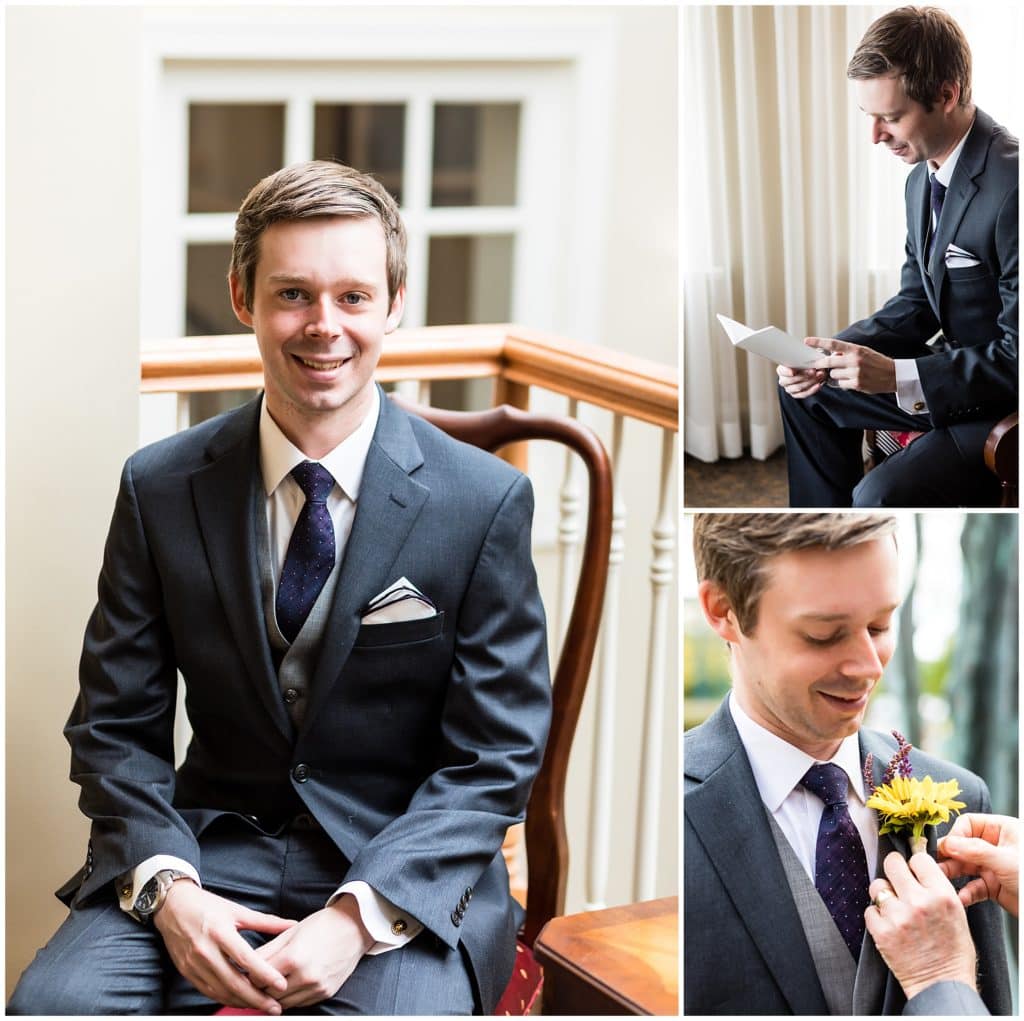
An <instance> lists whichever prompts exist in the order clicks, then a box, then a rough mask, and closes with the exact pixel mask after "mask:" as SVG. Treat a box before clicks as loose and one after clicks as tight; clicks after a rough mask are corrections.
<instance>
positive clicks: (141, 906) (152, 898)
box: [135, 877, 160, 914]
mask: <svg viewBox="0 0 1024 1021" xmlns="http://www.w3.org/2000/svg"><path fill="white" fill-rule="evenodd" d="M159 893H160V884H159V882H158V881H157V879H156V877H154V878H153V879H151V880H150V881H149V882H148V883H146V885H145V886H144V887H143V888H142V890H141V891H140V892H139V896H138V897H137V898H136V901H135V910H136V911H138V912H139V913H140V914H146V913H148V912H150V911H152V910H153V907H154V906H155V905H156V902H157V897H158V896H159Z"/></svg>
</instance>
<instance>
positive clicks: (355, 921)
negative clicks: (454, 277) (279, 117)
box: [8, 161, 550, 1015]
mask: <svg viewBox="0 0 1024 1021" xmlns="http://www.w3.org/2000/svg"><path fill="white" fill-rule="evenodd" d="M229 286H230V291H231V300H232V304H233V306H234V309H235V313H236V315H237V316H238V318H239V320H240V321H241V322H242V323H244V324H245V325H247V326H251V327H252V328H253V330H254V331H255V334H256V341H257V343H258V345H259V350H260V354H261V356H262V360H263V370H264V378H265V391H264V393H263V394H262V395H261V396H260V397H259V398H257V399H256V400H255V401H254V402H252V403H250V404H248V405H246V406H245V407H242V408H240V409H238V410H237V411H233V412H230V413H228V414H226V415H223V416H221V417H219V418H216V419H213V420H212V421H209V422H204V423H202V424H200V425H198V426H196V427H194V428H192V429H189V430H187V431H185V432H183V433H181V434H179V435H177V436H173V437H171V438H170V439H167V440H164V441H162V442H160V443H157V444H155V445H153V446H150V447H147V448H145V449H143V450H141V451H139V452H138V453H136V454H135V455H134V456H133V457H132V458H130V459H129V461H128V463H127V464H126V466H125V469H124V473H123V476H122V480H121V491H120V494H119V496H118V499H117V504H116V507H115V510H114V519H113V522H112V524H111V528H110V534H109V538H108V541H107V547H106V552H105V557H104V563H103V570H102V573H101V575H100V585H99V602H98V604H97V606H96V609H95V611H94V613H93V615H92V618H91V619H90V621H89V625H88V628H87V631H86V636H85V643H84V649H83V654H82V661H81V671H80V694H79V697H78V700H77V702H76V704H75V707H74V709H73V711H72V713H71V717H70V719H69V721H68V724H67V727H66V729H65V736H66V737H67V739H68V741H69V742H70V744H71V748H72V767H71V777H72V779H73V780H74V781H75V782H76V783H78V784H79V785H80V787H81V797H80V805H81V808H82V811H83V812H84V813H85V814H86V815H87V816H88V817H89V818H90V819H91V821H92V822H91V832H90V839H89V845H88V851H87V854H86V859H85V865H84V867H83V868H82V869H81V871H80V872H79V873H78V874H77V875H76V876H75V877H73V878H72V879H71V880H70V881H69V882H68V883H67V884H66V885H65V886H64V887H63V889H62V890H61V891H59V893H58V896H60V897H61V898H62V899H63V900H64V901H65V903H67V904H68V905H69V906H70V909H71V910H70V914H69V915H68V917H67V919H66V921H65V922H64V923H63V925H62V926H61V927H60V929H59V930H58V932H57V934H56V935H55V936H54V938H53V939H52V940H51V941H50V943H49V944H47V946H46V947H44V948H43V949H42V950H41V951H40V952H39V954H38V955H37V957H36V959H35V961H34V962H33V963H32V964H31V965H30V966H29V968H28V969H27V970H26V972H25V974H24V975H23V976H22V978H21V980H20V982H19V984H18V986H17V988H16V990H15V992H14V995H13V997H12V999H11V1002H10V1004H9V1006H8V1012H9V1013H13V1014H32V1015H64V1014H121V1013H130V1014H161V1013H170V1014H180V1013H212V1012H213V1011H214V1010H215V1008H216V1005H217V1004H228V1005H232V1006H235V1007H249V1008H254V1009H256V1010H257V1011H261V1012H264V1013H269V1014H280V1013H282V1012H283V1011H288V1010H291V1011H295V1012H300V1013H311V1012H314V1013H321V1014H368V1015H409V1014H427V1015H437V1014H471V1013H474V1012H476V1013H481V1012H482V1013H490V1012H492V1011H493V1009H494V1006H495V1003H496V1001H497V1000H498V997H499V996H500V994H501V992H502V991H503V989H504V986H505V984H506V983H507V981H508V979H509V976H510V975H511V972H512V965H513V959H514V956H515V935H516V930H517V928H518V923H519V920H520V915H521V911H520V909H519V908H518V906H517V905H515V903H514V902H513V901H512V898H511V896H510V893H509V886H508V874H507V871H506V869H505V863H504V859H503V857H502V854H501V844H502V839H503V837H504V834H505V831H506V829H507V828H508V827H509V826H510V825H512V824H513V823H515V822H517V821H519V820H520V819H521V818H522V814H523V811H524V808H525V806H526V801H527V798H528V795H529V792H530V787H531V785H532V783H533V779H534V776H535V775H536V772H537V769H538V768H539V766H540V762H541V757H542V754H543V749H544V742H545V737H546V733H547V728H548V722H549V716H550V682H549V677H548V664H547V649H546V630H545V623H544V612H543V609H542V607H541V603H540V598H539V595H538V591H537V584H536V575H535V572H534V568H533V563H532V560H531V552H530V523H531V517H532V511H533V499H532V494H531V490H530V484H529V481H528V480H527V479H526V478H525V476H523V475H521V474H520V473H518V472H516V471H514V470H513V469H512V468H510V467H509V466H508V465H507V464H505V463H504V462H503V461H500V460H498V459H497V458H495V457H492V456H491V455H490V454H485V453H483V452H481V451H479V450H476V449H475V448H471V447H467V446H465V445H463V444H460V443H456V442H455V441H454V440H452V439H450V438H449V437H448V436H447V435H445V434H444V433H442V432H440V431H438V430H436V429H434V428H433V427H431V426H429V425H428V424H427V423H425V422H424V421H423V420H422V419H419V418H416V417H413V416H410V415H407V414H405V413H404V412H403V411H401V410H399V409H398V408H397V407H396V406H394V405H393V404H392V403H391V402H390V401H389V400H388V399H387V398H386V397H385V396H384V394H383V393H382V392H381V390H380V389H379V387H377V385H376V384H375V383H374V379H373V376H374V370H375V369H376V367H377V363H378V361H379V359H380V355H381V349H382V346H383V344H384V342H385V337H386V336H387V334H389V333H390V332H391V331H392V330H394V329H395V327H396V326H397V325H398V322H399V320H400V319H401V316H402V308H403V302H404V298H405V231H404V228H403V226H402V222H401V219H400V217H399V213H398V208H397V206H396V204H395V202H394V200H393V199H392V198H391V196H390V195H388V193H387V192H386V191H385V190H384V188H382V187H381V185H380V184H378V183H377V182H376V181H374V180H373V179H372V178H370V177H368V176H366V175H363V174H360V173H357V172H356V171H354V170H352V169H350V168H348V167H345V166H342V165H341V164H337V163H332V162H325V161H314V162H310V163H302V164H297V165H295V166H291V167H287V168H285V169H284V170H281V171H279V172H278V173H276V174H274V175H272V176H270V177H268V178H266V179H264V180H263V181H261V182H260V183H259V184H257V185H256V187H255V188H253V190H252V191H251V192H250V194H249V196H248V197H247V198H246V200H245V202H244V203H243V205H242V208H241V210H240V211H239V214H238V219H237V221H236V228H235V242H234V248H233V252H232V258H231V268H230V276H229ZM179 673H180V675H181V677H182V678H183V680H184V685H185V705H186V708H187V712H188V717H189V722H190V724H191V727H192V732H193V739H192V741H191V743H190V745H189V748H188V751H187V753H186V755H185V759H184V762H183V763H182V764H181V766H180V767H179V768H178V769H177V770H175V765H174V747H173V726H174V711H175V701H176V692H177V685H178V675H179ZM243 933H244V935H243Z"/></svg>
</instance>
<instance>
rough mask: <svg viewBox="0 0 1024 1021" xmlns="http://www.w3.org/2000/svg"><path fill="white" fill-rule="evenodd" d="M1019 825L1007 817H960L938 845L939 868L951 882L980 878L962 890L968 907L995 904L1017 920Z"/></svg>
mask: <svg viewBox="0 0 1024 1021" xmlns="http://www.w3.org/2000/svg"><path fill="white" fill-rule="evenodd" d="M1019 831H1020V823H1019V821H1018V820H1016V819H1012V818H1010V817H1009V816H1006V815H979V814H976V813H968V814H967V815H961V816H960V817H959V818H958V819H957V821H956V822H955V823H954V824H953V828H952V829H951V830H950V831H949V833H947V834H946V836H945V837H943V838H942V840H940V841H939V855H940V857H942V858H945V859H946V860H945V861H942V862H940V863H939V868H940V869H942V871H943V872H944V873H945V874H946V875H947V876H948V877H949V878H950V879H956V878H958V877H959V876H977V878H976V879H972V880H971V881H970V882H969V883H967V884H966V885H965V886H964V887H962V888H961V890H960V900H961V902H962V903H963V904H964V906H965V907H970V906H971V905H972V904H977V903H978V902H979V901H983V900H994V901H995V902H996V903H997V904H998V905H999V906H1000V907H1001V908H1003V909H1005V910H1006V911H1009V912H1010V914H1011V915H1013V916H1014V917H1017V903H1018V901H1017V888H1018V883H1019V879H1020V845H1019V841H1018V837H1019Z"/></svg>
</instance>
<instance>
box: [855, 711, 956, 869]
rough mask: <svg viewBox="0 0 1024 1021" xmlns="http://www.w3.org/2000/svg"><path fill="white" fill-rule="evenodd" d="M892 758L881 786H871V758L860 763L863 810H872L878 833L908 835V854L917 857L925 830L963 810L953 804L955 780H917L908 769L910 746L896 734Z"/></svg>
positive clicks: (894, 734)
mask: <svg viewBox="0 0 1024 1021" xmlns="http://www.w3.org/2000/svg"><path fill="white" fill-rule="evenodd" d="M892 736H893V737H894V738H896V745H897V748H896V754H895V755H893V757H892V758H891V759H890V760H889V765H888V766H886V768H885V773H884V774H883V775H882V782H881V784H879V785H878V786H877V787H876V786H875V780H874V774H873V772H872V766H873V765H874V756H873V755H872V754H871V753H870V752H868V755H867V758H866V759H865V760H864V787H865V790H867V791H870V792H871V793H870V797H869V798H868V800H867V807H868V808H873V809H875V810H876V811H877V812H878V814H879V816H880V818H881V820H882V827H881V829H880V830H879V831H878V832H879V833H880V834H881V833H909V834H910V852H911V854H919V853H921V852H923V851H924V850H925V848H926V846H927V840H926V838H925V836H924V828H925V826H937V825H938V824H939V823H940V822H948V821H949V815H950V812H959V811H960V809H961V808H966V807H967V806H966V805H965V804H964V802H962V801H956V800H955V798H956V796H957V795H958V794H959V793H960V784H958V783H957V782H956V780H944V781H941V782H938V783H937V782H936V781H935V780H933V779H932V778H931V777H930V776H926V777H925V778H924V779H923V780H918V779H916V778H915V777H914V776H913V770H912V768H911V766H910V747H911V746H910V742H909V741H907V739H906V738H905V737H904V736H903V735H902V734H901V733H900V732H899V731H898V730H894V731H893V732H892Z"/></svg>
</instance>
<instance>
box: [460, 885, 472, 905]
mask: <svg viewBox="0 0 1024 1021" xmlns="http://www.w3.org/2000/svg"><path fill="white" fill-rule="evenodd" d="M462 896H463V897H465V898H466V900H467V901H471V900H472V899H473V887H471V886H467V887H466V892H465V893H464V894H463V895H462Z"/></svg>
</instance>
